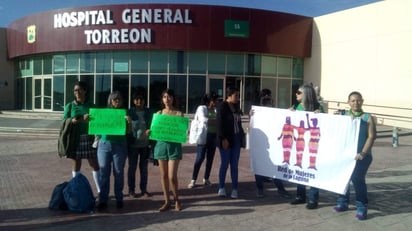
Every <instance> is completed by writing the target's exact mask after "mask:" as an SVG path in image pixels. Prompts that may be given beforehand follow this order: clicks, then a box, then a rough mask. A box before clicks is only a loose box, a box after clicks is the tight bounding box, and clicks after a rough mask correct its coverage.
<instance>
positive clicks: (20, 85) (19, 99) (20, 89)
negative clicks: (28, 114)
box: [16, 78, 26, 109]
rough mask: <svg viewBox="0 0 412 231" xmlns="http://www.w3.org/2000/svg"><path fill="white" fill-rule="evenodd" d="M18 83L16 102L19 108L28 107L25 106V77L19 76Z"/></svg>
mask: <svg viewBox="0 0 412 231" xmlns="http://www.w3.org/2000/svg"><path fill="white" fill-rule="evenodd" d="M16 84H17V88H16V90H17V98H16V104H17V108H18V109H26V108H25V107H24V98H23V96H24V93H25V92H24V79H23V78H18V79H17V80H16Z"/></svg>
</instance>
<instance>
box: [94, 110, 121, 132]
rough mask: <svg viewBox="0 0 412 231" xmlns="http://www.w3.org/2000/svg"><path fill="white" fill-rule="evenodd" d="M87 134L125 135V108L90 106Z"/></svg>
mask: <svg viewBox="0 0 412 231" xmlns="http://www.w3.org/2000/svg"><path fill="white" fill-rule="evenodd" d="M89 116H90V118H89V134H90V135H91V134H97V135H125V134H126V120H125V116H126V110H125V109H113V108H101V109H100V108H90V110H89Z"/></svg>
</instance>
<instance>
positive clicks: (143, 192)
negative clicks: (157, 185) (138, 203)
mask: <svg viewBox="0 0 412 231" xmlns="http://www.w3.org/2000/svg"><path fill="white" fill-rule="evenodd" d="M140 196H141V197H142V196H145V197H152V196H153V195H152V194H151V193H149V192H148V191H142V192H141V193H140Z"/></svg>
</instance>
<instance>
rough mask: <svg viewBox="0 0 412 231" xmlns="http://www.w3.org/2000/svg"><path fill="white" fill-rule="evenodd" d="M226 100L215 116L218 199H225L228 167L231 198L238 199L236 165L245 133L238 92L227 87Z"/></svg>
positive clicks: (233, 88) (243, 145)
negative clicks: (217, 154) (218, 152)
mask: <svg viewBox="0 0 412 231" xmlns="http://www.w3.org/2000/svg"><path fill="white" fill-rule="evenodd" d="M226 95H227V96H226V100H225V101H223V102H222V103H220V104H219V106H218V109H217V114H216V122H217V144H218V147H219V151H220V160H221V163H220V169H219V191H218V196H219V197H226V189H225V180H226V173H227V169H228V167H229V165H230V177H231V180H232V193H231V198H233V199H236V198H238V165H239V157H240V148H241V147H245V142H244V136H245V133H244V131H243V127H242V121H241V112H240V108H239V104H238V103H239V90H238V89H237V88H236V87H228V88H227V90H226Z"/></svg>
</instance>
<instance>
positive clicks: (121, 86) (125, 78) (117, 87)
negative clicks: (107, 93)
mask: <svg viewBox="0 0 412 231" xmlns="http://www.w3.org/2000/svg"><path fill="white" fill-rule="evenodd" d="M113 91H119V92H120V94H121V95H122V97H123V108H129V102H130V99H129V98H130V96H129V95H130V94H129V75H114V76H113Z"/></svg>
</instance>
